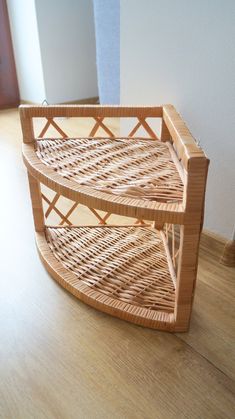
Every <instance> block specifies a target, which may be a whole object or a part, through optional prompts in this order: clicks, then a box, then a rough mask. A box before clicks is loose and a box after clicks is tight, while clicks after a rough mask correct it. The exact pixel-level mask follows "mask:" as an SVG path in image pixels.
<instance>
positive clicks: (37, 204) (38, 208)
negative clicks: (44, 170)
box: [28, 172, 45, 232]
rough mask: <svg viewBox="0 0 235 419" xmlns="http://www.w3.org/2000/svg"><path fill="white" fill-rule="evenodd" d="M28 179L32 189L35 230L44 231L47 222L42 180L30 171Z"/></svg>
mask: <svg viewBox="0 0 235 419" xmlns="http://www.w3.org/2000/svg"><path fill="white" fill-rule="evenodd" d="M28 180H29V189H30V196H31V202H32V209H33V219H34V226H35V231H38V232H40V231H44V226H45V222H44V213H43V206H42V195H41V187H40V182H39V181H38V180H37V179H35V178H34V177H33V176H32V175H31V174H30V173H29V172H28Z"/></svg>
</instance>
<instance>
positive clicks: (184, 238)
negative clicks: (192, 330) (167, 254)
mask: <svg viewBox="0 0 235 419" xmlns="http://www.w3.org/2000/svg"><path fill="white" fill-rule="evenodd" d="M200 232H201V226H200V225H185V226H183V225H182V226H181V227H180V251H179V265H178V272H177V281H176V304H175V320H176V325H175V331H179V332H180V331H181V332H184V331H187V330H188V327H189V322H190V316H191V311H192V303H193V295H194V288H195V283H196V277H197V263H198V251H199V240H200Z"/></svg>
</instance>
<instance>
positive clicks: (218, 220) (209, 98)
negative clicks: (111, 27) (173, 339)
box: [120, 0, 235, 238]
mask: <svg viewBox="0 0 235 419" xmlns="http://www.w3.org/2000/svg"><path fill="white" fill-rule="evenodd" d="M120 9H121V10H120V33H121V40H120V51H121V52H120V62H121V68H120V72H121V103H123V104H126V103H128V104H129V103H133V104H142V103H143V104H162V103H172V104H174V105H175V106H176V108H177V109H178V111H179V112H180V113H181V114H182V116H183V118H184V119H185V121H186V123H187V124H188V126H189V128H190V130H191V131H192V133H193V135H194V136H195V137H196V138H197V139H199V140H200V142H201V145H202V147H203V148H204V149H205V151H206V153H207V155H208V157H209V158H210V159H211V164H210V168H209V179H208V188H207V199H206V217H205V228H207V229H209V230H211V231H214V232H216V233H219V234H221V235H223V236H225V237H228V238H229V237H231V234H232V230H233V225H234V222H235V81H234V80H235V79H234V77H235V76H234V75H235V47H234V46H235V24H234V22H235V1H234V0H197V1H194V0H178V1H172V0H164V1H162V0H121V3H120Z"/></svg>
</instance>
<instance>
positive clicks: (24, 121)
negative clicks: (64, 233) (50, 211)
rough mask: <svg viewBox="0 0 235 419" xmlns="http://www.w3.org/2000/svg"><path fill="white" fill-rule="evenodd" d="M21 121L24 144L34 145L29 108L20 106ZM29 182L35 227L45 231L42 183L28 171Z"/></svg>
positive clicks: (37, 229)
mask: <svg viewBox="0 0 235 419" xmlns="http://www.w3.org/2000/svg"><path fill="white" fill-rule="evenodd" d="M20 119H21V126H22V132H23V141H24V143H26V144H27V143H34V142H35V138H34V129H33V119H32V117H31V116H30V115H29V113H28V108H27V107H25V106H24V107H21V106H20ZM28 180H29V189H30V196H31V202H32V209H33V219H34V226H35V230H36V231H38V232H39V231H44V226H45V222H44V213H43V205H42V195H41V187H40V182H39V181H38V180H37V179H35V178H34V177H33V176H32V175H31V173H29V171H28Z"/></svg>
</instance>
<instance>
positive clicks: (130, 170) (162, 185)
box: [23, 138, 184, 223]
mask: <svg viewBox="0 0 235 419" xmlns="http://www.w3.org/2000/svg"><path fill="white" fill-rule="evenodd" d="M35 145H36V149H35ZM172 152H173V148H172V146H171V145H170V143H163V142H160V141H156V140H150V139H149V140H148V139H136V138H135V139H128V138H119V139H118V138H115V139H111V138H77V139H68V138H66V139H39V140H37V141H36V142H35V144H33V143H31V144H25V145H24V147H23V154H24V160H25V163H26V166H27V167H28V169H29V170H30V171H31V173H32V175H33V176H34V177H36V178H37V179H38V180H40V181H41V182H42V183H44V184H46V185H47V186H49V187H50V188H51V189H54V190H56V191H58V192H59V193H61V194H62V195H64V196H66V197H67V198H69V199H72V200H74V201H79V202H81V203H83V204H85V205H87V206H89V207H93V208H97V209H102V210H104V211H108V212H112V213H117V214H120V215H126V216H130V217H138V218H145V219H150V220H154V219H156V218H157V220H158V221H165V222H175V223H181V222H182V221H183V215H184V209H183V204H182V200H183V189H184V185H183V182H182V180H181V176H180V174H179V171H178V169H177V167H176V164H175V160H174V158H173V157H172ZM156 212H158V215H157V217H156Z"/></svg>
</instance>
